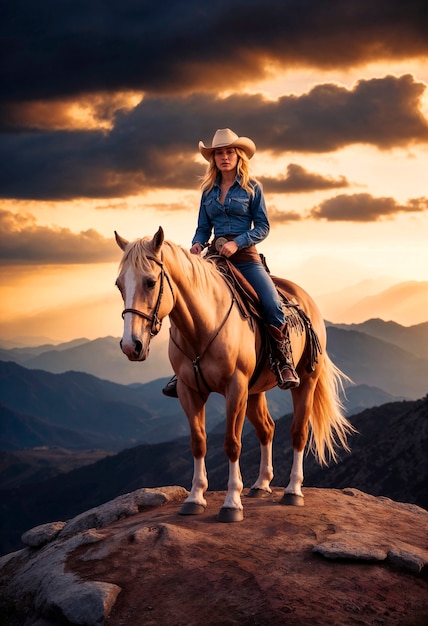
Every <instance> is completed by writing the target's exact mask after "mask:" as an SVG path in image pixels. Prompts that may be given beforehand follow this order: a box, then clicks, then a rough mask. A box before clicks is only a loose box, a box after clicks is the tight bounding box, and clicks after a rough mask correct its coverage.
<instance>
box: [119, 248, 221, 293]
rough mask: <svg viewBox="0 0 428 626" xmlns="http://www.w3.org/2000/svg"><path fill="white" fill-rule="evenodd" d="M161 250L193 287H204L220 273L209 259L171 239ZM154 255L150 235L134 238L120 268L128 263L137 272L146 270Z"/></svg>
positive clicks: (149, 267)
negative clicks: (191, 251) (193, 252)
mask: <svg viewBox="0 0 428 626" xmlns="http://www.w3.org/2000/svg"><path fill="white" fill-rule="evenodd" d="M162 250H163V252H164V255H165V257H166V258H167V261H168V264H169V263H171V264H172V265H173V266H174V268H179V271H180V273H181V274H183V275H184V276H187V277H188V278H189V280H191V282H192V287H193V288H195V289H199V288H202V289H203V288H204V287H205V286H206V285H207V283H209V282H212V280H213V278H214V277H215V276H216V277H218V276H219V275H220V272H219V270H218V269H217V266H216V265H215V264H214V263H213V262H212V261H210V260H207V259H204V258H201V257H200V256H199V255H196V254H191V253H190V252H189V251H188V250H186V249H185V248H183V247H182V246H180V245H178V244H175V243H173V242H171V241H167V240H165V241H164V242H163V245H162ZM150 256H152V257H153V256H155V251H154V249H153V245H152V238H151V237H144V238H143V239H136V240H135V241H133V242H131V243H130V244H129V245H128V247H127V249H126V251H125V253H124V255H123V258H122V261H121V264H120V269H121V270H122V269H123V267H124V265H127V264H130V265H131V266H132V267H134V268H135V269H136V270H137V271H139V272H148V271H150V269H151V265H150V258H149V259H147V257H150Z"/></svg>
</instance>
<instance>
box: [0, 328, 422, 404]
mask: <svg viewBox="0 0 428 626" xmlns="http://www.w3.org/2000/svg"><path fill="white" fill-rule="evenodd" d="M327 326H328V343H327V350H328V352H329V354H330V356H332V358H333V360H335V356H336V355H337V358H338V360H339V362H338V363H336V365H338V366H339V367H340V368H341V369H342V370H343V371H344V372H345V373H347V374H348V375H349V376H351V378H354V376H355V378H354V380H355V382H356V383H357V384H365V385H369V386H371V387H377V388H379V389H382V390H383V391H384V392H385V393H388V394H392V395H393V396H394V397H395V398H397V397H405V398H409V399H416V398H419V397H421V396H423V395H424V394H425V393H426V392H427V391H428V383H427V384H424V383H423V380H424V379H425V380H428V376H427V375H426V373H427V371H428V369H427V367H428V322H426V323H424V324H418V325H416V326H410V327H405V326H401V325H400V324H395V323H394V322H383V321H382V320H379V319H377V320H369V321H367V322H364V323H362V324H352V325H346V324H331V323H330V322H327ZM333 329H337V330H338V331H341V332H340V333H335V331H334V330H333ZM345 331H350V332H348V333H347V334H346V333H345ZM352 333H354V334H352ZM157 339H158V338H156V340H157ZM376 340H379V341H376ZM394 348H400V349H401V351H396V350H395V349H394ZM415 357H418V358H415ZM0 359H2V360H5V361H6V360H7V361H15V362H16V363H19V364H20V365H24V366H25V367H27V368H30V369H34V368H36V369H43V370H45V371H48V372H52V373H64V372H67V371H81V372H86V373H88V374H92V375H93V376H96V377H97V378H101V379H104V380H109V381H112V382H116V383H119V384H121V385H129V384H132V383H147V382H150V381H155V380H157V379H158V378H161V377H168V376H170V375H171V373H172V370H171V367H170V364H169V361H168V357H167V337H164V339H163V340H161V341H159V342H157V343H155V342H153V345H152V348H151V353H150V357H149V359H148V360H147V362H143V363H132V362H130V361H128V360H127V359H126V357H125V356H124V355H123V354H122V352H121V350H120V348H119V339H118V338H114V337H103V338H99V339H96V340H93V341H89V340H84V339H79V340H76V341H75V342H70V343H67V344H61V345H59V346H55V347H53V346H44V347H43V346H42V347H38V348H26V349H18V348H16V349H13V350H0ZM392 369H393V371H394V376H393V379H394V381H395V382H394V384H393V385H392V384H391V380H392V379H391V371H390V370H392ZM383 374H384V375H383ZM421 381H422V383H421ZM385 401H387V399H385ZM366 406H367V405H366ZM281 414H282V415H283V414H284V410H282V412H280V413H279V415H281Z"/></svg>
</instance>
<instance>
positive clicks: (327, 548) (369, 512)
mask: <svg viewBox="0 0 428 626" xmlns="http://www.w3.org/2000/svg"><path fill="white" fill-rule="evenodd" d="M282 493H283V490H282V489H279V488H276V489H274V490H273V493H272V494H271V495H270V496H268V497H265V498H263V499H259V500H254V499H249V498H243V503H244V508H245V519H244V521H243V522H240V523H234V524H221V523H219V522H218V521H217V520H216V514H217V512H218V510H219V509H220V507H221V506H222V503H223V500H224V495H225V494H224V493H221V492H209V493H208V494H207V500H208V507H207V510H206V512H205V513H204V514H203V515H199V516H180V515H179V514H178V511H179V509H180V506H181V501H182V500H183V499H184V498H185V497H186V494H187V492H186V490H185V489H183V488H182V487H162V488H159V489H140V490H138V491H136V492H133V493H131V494H126V495H125V496H121V497H120V498H116V499H115V500H113V501H112V502H109V503H107V504H105V505H103V506H100V507H97V508H96V509H92V510H91V511H87V512H86V513H83V514H82V515H79V516H77V517H76V518H74V519H73V520H70V521H68V522H54V523H52V524H45V525H43V526H41V527H37V528H36V529H32V530H30V531H28V532H27V533H25V534H24V536H23V541H24V542H25V543H26V545H27V546H28V547H26V548H24V549H23V550H20V551H19V552H15V553H12V554H9V555H6V556H5V557H3V558H1V559H0V583H1V591H0V615H1V616H2V617H1V618H0V620H1V621H0V623H1V624H4V625H6V624H7V625H8V626H18V625H19V626H58V625H59V624H61V625H67V624H80V625H86V626H101V625H103V624H104V625H105V626H131V625H132V626H140V625H141V626H142V625H143V624H144V625H145V626H146V625H149V626H150V625H162V626H163V625H165V624H168V626H179V625H180V626H181V625H182V626H193V625H195V626H196V625H198V626H200V625H201V624H203V625H204V626H209V625H214V624H215V625H222V626H232V625H236V626H238V625H239V626H250V625H253V626H256V625H259V626H267V625H272V626H277V625H281V624H287V625H288V626H305V625H306V624H308V625H309V624H310V625H311V626H314V625H315V624H316V625H317V626H324V625H325V626H327V625H333V626H342V625H343V626H345V625H346V626H348V625H353V624H355V625H371V626H374V625H376V626H382V625H384V626H395V625H397V626H398V625H400V626H423V625H424V626H426V624H428V511H426V510H424V509H421V508H419V507H416V506H414V505H410V504H399V503H397V502H394V501H391V500H388V499H386V498H381V497H377V498H376V497H373V496H369V495H367V494H365V493H363V492H361V491H358V490H355V489H344V490H334V489H313V488H310V489H309V488H307V489H304V494H305V506H304V507H288V506H283V505H281V504H279V501H280V499H281V497H282Z"/></svg>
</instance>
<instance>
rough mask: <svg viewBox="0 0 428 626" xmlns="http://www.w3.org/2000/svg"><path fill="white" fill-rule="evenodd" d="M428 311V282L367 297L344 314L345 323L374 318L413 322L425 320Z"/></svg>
mask: <svg viewBox="0 0 428 626" xmlns="http://www.w3.org/2000/svg"><path fill="white" fill-rule="evenodd" d="M427 310H428V281H408V282H404V283H399V284H398V285H394V286H393V287H390V288H389V289H387V290H385V291H382V292H381V293H379V294H377V295H374V296H367V297H366V298H363V299H362V300H361V301H359V302H356V303H355V304H353V305H352V306H350V307H349V308H348V309H347V310H346V311H344V313H343V317H342V319H343V321H344V322H347V321H350V320H352V321H353V322H355V321H357V322H358V321H360V320H361V321H364V320H366V319H369V318H373V317H380V318H382V319H386V320H390V319H401V317H405V318H406V319H409V320H413V322H414V323H415V324H418V323H420V320H421V319H424V318H425V315H424V313H425V311H427Z"/></svg>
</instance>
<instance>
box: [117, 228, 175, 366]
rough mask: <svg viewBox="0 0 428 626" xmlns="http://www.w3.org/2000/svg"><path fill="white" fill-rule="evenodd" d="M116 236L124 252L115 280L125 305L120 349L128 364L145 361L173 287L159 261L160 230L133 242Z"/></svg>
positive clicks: (167, 312)
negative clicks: (151, 235) (151, 236)
mask: <svg viewBox="0 0 428 626" xmlns="http://www.w3.org/2000/svg"><path fill="white" fill-rule="evenodd" d="M115 236H116V242H117V244H118V246H119V248H121V250H123V253H124V254H123V257H122V261H121V264H120V268H119V276H118V278H117V280H116V286H117V287H118V289H119V291H120V293H121V295H122V298H123V302H124V305H125V308H124V310H123V312H122V317H123V320H124V330H123V337H122V339H121V341H120V346H121V348H122V352H123V353H124V354H126V356H127V357H128V359H129V360H130V361H144V360H145V359H146V358H147V357H148V354H149V349H150V340H151V338H152V336H153V335H157V333H158V332H159V331H160V328H161V325H162V320H163V318H164V317H165V316H166V315H168V314H169V313H170V311H171V309H172V307H173V300H174V298H173V293H172V285H171V283H170V279H169V277H168V275H167V274H166V272H165V269H164V266H163V260H162V244H163V241H164V233H163V230H162V228H161V227H159V230H158V231H157V233H156V234H155V235H154V237H153V238H150V237H146V238H144V239H137V240H136V241H134V242H129V241H127V240H126V239H123V237H121V236H120V235H118V233H116V232H115ZM165 282H166V283H167V288H166V289H165Z"/></svg>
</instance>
